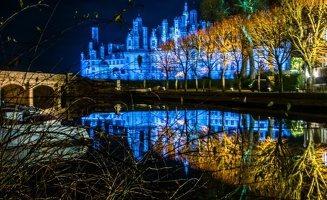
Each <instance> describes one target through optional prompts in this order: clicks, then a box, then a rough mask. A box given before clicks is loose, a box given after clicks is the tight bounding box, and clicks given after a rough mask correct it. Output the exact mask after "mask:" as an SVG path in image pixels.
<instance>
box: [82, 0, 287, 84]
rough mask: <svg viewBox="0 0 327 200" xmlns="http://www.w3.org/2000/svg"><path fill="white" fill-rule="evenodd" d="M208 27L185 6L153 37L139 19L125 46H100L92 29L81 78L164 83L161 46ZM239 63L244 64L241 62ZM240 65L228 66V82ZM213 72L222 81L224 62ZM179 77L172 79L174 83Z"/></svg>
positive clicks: (232, 64) (200, 71)
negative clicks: (177, 15) (160, 67)
mask: <svg viewBox="0 0 327 200" xmlns="http://www.w3.org/2000/svg"><path fill="white" fill-rule="evenodd" d="M208 26H210V23H206V22H204V21H200V22H198V14H197V11H196V10H195V9H192V10H190V11H189V10H188V5H187V3H185V5H184V11H183V13H182V16H179V17H176V18H175V19H174V21H173V26H171V27H169V26H168V21H167V20H166V19H164V20H163V21H162V23H161V25H160V26H158V27H157V28H156V29H152V30H151V31H150V34H148V33H149V30H148V28H147V27H145V26H144V25H143V22H142V18H141V17H140V16H138V17H137V18H136V19H135V20H134V21H133V28H132V29H131V31H130V32H129V33H128V35H127V38H126V44H125V45H118V44H107V45H104V44H102V43H100V42H99V34H98V28H97V27H93V28H92V41H90V43H89V46H88V51H87V52H83V53H81V75H82V76H84V77H88V78H91V79H111V80H116V79H121V80H145V79H146V80H149V79H151V80H164V79H165V77H164V76H163V75H162V74H163V72H162V71H161V70H160V69H159V68H158V66H157V65H158V59H159V58H158V52H159V51H160V49H158V47H159V45H160V44H162V43H166V42H167V41H168V40H175V41H176V40H177V39H178V38H180V37H184V36H185V35H186V34H193V33H194V34H195V33H196V31H197V30H199V29H206V28H207V27H208ZM195 57H196V56H195ZM217 57H219V56H217ZM193 59H197V58H193ZM237 62H241V60H240V59H238V61H237ZM237 62H236V61H231V62H230V63H228V64H227V69H226V73H225V77H226V79H233V78H234V72H235V70H236V64H237ZM198 65H199V66H198V67H197V71H198V72H197V74H198V75H199V77H202V76H207V74H206V73H207V72H204V71H205V70H203V69H204V68H203V63H202V64H201V62H198ZM286 65H287V64H286V63H285V66H286ZM201 66H202V67H201ZM172 67H173V68H174V69H175V71H176V74H178V72H181V71H182V70H181V69H179V68H180V66H179V64H176V66H172ZM212 71H213V73H212V75H211V77H212V78H213V79H218V78H220V76H221V71H222V62H217V64H216V65H215V66H214V67H213V70H212ZM176 74H172V75H171V77H169V78H170V79H175V76H176ZM187 78H188V79H195V74H193V73H188V77H187Z"/></svg>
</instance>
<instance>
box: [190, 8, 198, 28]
mask: <svg viewBox="0 0 327 200" xmlns="http://www.w3.org/2000/svg"><path fill="white" fill-rule="evenodd" d="M197 21H198V12H197V11H196V10H195V9H193V10H191V11H190V24H191V25H197V23H198V22H197Z"/></svg>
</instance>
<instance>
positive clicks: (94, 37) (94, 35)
mask: <svg viewBox="0 0 327 200" xmlns="http://www.w3.org/2000/svg"><path fill="white" fill-rule="evenodd" d="M92 42H93V45H95V46H97V45H98V44H99V29H98V27H95V26H94V27H92Z"/></svg>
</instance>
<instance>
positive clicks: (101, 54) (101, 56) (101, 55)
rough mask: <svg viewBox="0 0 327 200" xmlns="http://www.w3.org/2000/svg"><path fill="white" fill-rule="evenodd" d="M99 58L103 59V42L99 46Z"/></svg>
mask: <svg viewBox="0 0 327 200" xmlns="http://www.w3.org/2000/svg"><path fill="white" fill-rule="evenodd" d="M100 59H102V60H103V59H104V46H103V44H102V45H101V46H100Z"/></svg>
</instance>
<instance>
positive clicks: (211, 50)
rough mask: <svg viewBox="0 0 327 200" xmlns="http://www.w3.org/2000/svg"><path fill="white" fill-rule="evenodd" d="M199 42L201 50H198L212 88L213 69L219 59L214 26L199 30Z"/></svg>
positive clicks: (204, 71) (209, 85) (204, 72)
mask: <svg viewBox="0 0 327 200" xmlns="http://www.w3.org/2000/svg"><path fill="white" fill-rule="evenodd" d="M197 42H198V43H197V44H196V45H198V46H199V47H200V48H199V50H200V52H198V56H199V60H200V61H201V63H202V64H203V69H201V71H203V74H204V75H207V76H208V80H209V83H208V87H209V90H211V82H212V78H211V75H212V70H213V69H214V67H215V66H216V65H217V64H218V59H217V49H216V47H215V45H214V35H213V34H212V27H208V28H207V29H205V30H200V31H199V32H198V40H197Z"/></svg>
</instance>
